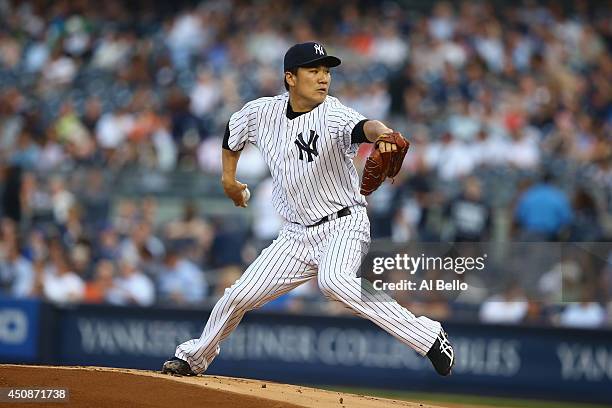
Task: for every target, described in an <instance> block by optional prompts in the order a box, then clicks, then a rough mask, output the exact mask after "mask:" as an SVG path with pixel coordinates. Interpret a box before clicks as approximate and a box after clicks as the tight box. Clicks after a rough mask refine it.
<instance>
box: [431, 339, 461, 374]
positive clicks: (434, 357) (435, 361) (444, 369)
mask: <svg viewBox="0 0 612 408" xmlns="http://www.w3.org/2000/svg"><path fill="white" fill-rule="evenodd" d="M427 358H429V360H430V361H431V364H432V365H433V366H434V368H435V369H436V371H437V373H438V374H440V375H442V376H447V375H449V374H450V373H451V369H452V368H453V365H454V364H455V350H454V349H453V346H452V344H450V341H448V336H447V335H446V332H445V331H444V329H441V330H440V333H438V338H437V339H436V341H435V342H434V344H433V346H431V348H430V349H429V351H428V352H427Z"/></svg>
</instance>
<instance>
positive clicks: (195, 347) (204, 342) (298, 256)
mask: <svg viewBox="0 0 612 408" xmlns="http://www.w3.org/2000/svg"><path fill="white" fill-rule="evenodd" d="M351 211H352V214H351V215H348V216H346V217H342V218H337V219H334V220H331V221H328V222H325V223H323V224H321V225H319V226H316V227H308V228H307V227H304V226H302V225H297V224H292V223H285V225H284V226H283V228H282V229H281V231H280V234H279V236H278V238H277V239H276V240H274V242H272V244H271V245H270V246H269V247H268V248H266V249H264V250H263V251H262V253H261V254H260V255H259V257H257V259H256V260H255V261H254V262H253V263H252V264H251V265H250V266H249V267H248V268H247V270H246V271H245V272H244V274H243V275H242V276H241V277H240V279H238V280H237V281H236V282H235V283H234V284H233V285H232V286H231V287H229V288H228V289H226V290H225V293H224V295H223V296H222V297H221V299H219V301H218V302H217V304H216V305H215V307H214V308H213V310H212V313H211V315H210V318H209V319H208V322H207V324H206V327H205V328H204V331H203V332H202V335H201V336H200V338H199V339H193V340H189V341H186V342H185V343H182V344H181V345H179V346H178V347H177V349H176V353H175V355H176V357H178V358H181V359H183V360H185V361H187V362H188V363H189V365H190V366H191V369H192V370H193V371H194V372H196V373H201V372H203V371H206V369H207V368H208V366H209V365H210V363H211V362H212V360H213V359H214V358H215V357H216V356H217V355H218V354H219V351H220V347H219V343H220V342H221V341H223V340H224V339H225V338H226V337H227V336H229V335H230V334H231V332H232V331H233V330H234V329H235V328H236V326H237V325H238V323H240V320H241V319H242V317H243V316H244V314H245V313H246V312H248V311H249V310H253V309H256V308H258V307H261V306H263V305H264V304H265V303H266V302H268V301H270V300H272V299H274V298H276V297H278V296H280V295H282V294H283V293H286V292H288V291H290V290H291V289H293V288H295V287H297V286H299V285H301V284H302V283H304V282H307V281H308V280H310V279H313V278H315V277H317V278H318V284H319V287H320V288H321V291H322V292H323V294H324V295H325V296H326V297H327V298H330V299H333V300H336V301H339V302H342V303H343V304H344V305H345V306H346V307H348V308H349V309H351V310H352V311H353V312H354V313H356V314H357V315H359V316H361V317H364V318H366V319H369V320H371V321H372V322H374V323H375V324H377V325H378V326H380V327H381V328H382V329H384V330H386V331H387V332H388V333H390V334H391V335H393V336H394V337H396V338H397V339H399V340H400V341H402V342H403V343H405V344H407V345H408V346H410V347H412V348H413V349H414V350H415V351H417V352H418V353H419V354H421V355H425V354H426V353H427V351H428V350H429V349H430V348H431V346H432V345H433V343H434V341H435V339H436V336H437V334H438V333H439V332H440V329H441V326H440V323H438V322H436V321H434V320H431V319H429V318H427V317H416V316H414V315H413V314H412V313H411V312H410V311H408V310H407V309H405V308H403V307H402V306H400V305H399V304H398V303H397V302H395V301H394V300H392V299H391V298H389V297H388V296H387V295H382V298H381V294H376V295H374V294H373V292H374V289H373V288H372V287H371V285H369V286H368V288H369V289H366V290H364V289H363V286H362V282H361V279H360V278H358V277H356V274H357V271H358V269H359V266H360V263H361V259H362V257H363V255H365V253H366V252H367V249H368V247H369V243H370V232H369V231H370V222H369V220H368V217H367V214H366V210H365V207H361V206H356V207H352V208H351ZM370 290H371V291H372V292H370Z"/></svg>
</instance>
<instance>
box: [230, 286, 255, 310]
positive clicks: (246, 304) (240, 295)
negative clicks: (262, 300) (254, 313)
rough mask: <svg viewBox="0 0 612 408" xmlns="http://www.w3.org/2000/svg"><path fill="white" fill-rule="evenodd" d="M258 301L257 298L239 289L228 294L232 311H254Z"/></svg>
mask: <svg viewBox="0 0 612 408" xmlns="http://www.w3.org/2000/svg"><path fill="white" fill-rule="evenodd" d="M256 301H257V298H256V296H254V295H253V294H252V293H249V292H247V291H244V290H239V288H234V289H232V290H230V291H229V293H228V302H229V306H230V307H231V308H232V309H239V310H250V309H253V307H254V306H255V303H256Z"/></svg>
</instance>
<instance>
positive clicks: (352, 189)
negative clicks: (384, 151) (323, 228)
mask: <svg viewBox="0 0 612 408" xmlns="http://www.w3.org/2000/svg"><path fill="white" fill-rule="evenodd" d="M288 101H289V93H288V92H286V93H284V94H282V95H277V96H274V97H265V98H259V99H256V100H254V101H251V102H248V103H247V104H246V105H244V107H243V108H242V109H241V110H240V111H238V112H236V113H234V114H233V115H232V116H231V118H230V121H229V138H228V147H229V148H230V149H231V150H234V151H237V150H242V149H243V148H244V146H245V144H246V143H247V142H248V143H252V144H254V145H255V146H257V147H258V148H259V150H260V151H261V153H262V156H263V158H264V160H265V161H266V163H267V164H268V166H269V168H270V172H271V174H272V180H273V184H274V187H273V193H272V201H273V205H274V207H275V208H276V210H277V211H278V212H279V214H280V215H281V216H283V217H284V218H285V219H286V220H287V221H290V222H295V223H299V224H302V225H312V224H314V223H316V222H317V221H319V220H320V219H321V218H323V217H325V216H327V215H330V214H333V213H335V212H337V211H339V210H341V209H342V208H344V207H350V206H353V205H362V206H365V205H366V201H365V198H364V197H363V196H362V195H361V194H360V193H359V175H358V174H357V170H356V169H355V166H354V164H353V160H352V159H353V157H354V156H355V153H356V152H357V148H358V144H357V143H351V132H352V130H353V128H354V127H355V125H356V124H357V123H359V122H360V121H362V120H364V119H365V117H364V116H363V115H361V114H359V113H357V112H356V111H354V110H353V109H351V108H349V107H347V106H344V105H343V104H342V103H340V101H338V99H336V98H334V97H332V96H327V97H326V98H325V101H324V102H323V103H321V104H320V105H318V106H317V107H316V108H315V109H313V110H312V111H310V112H307V113H304V114H301V115H299V116H298V117H296V118H295V119H289V118H288V117H287V115H286V110H287V105H288Z"/></svg>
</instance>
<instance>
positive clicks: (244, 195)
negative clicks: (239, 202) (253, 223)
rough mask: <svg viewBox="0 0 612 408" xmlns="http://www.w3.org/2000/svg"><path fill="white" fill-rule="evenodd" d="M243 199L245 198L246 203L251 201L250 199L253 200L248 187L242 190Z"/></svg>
mask: <svg viewBox="0 0 612 408" xmlns="http://www.w3.org/2000/svg"><path fill="white" fill-rule="evenodd" d="M242 197H243V198H244V202H245V203H246V202H247V201H249V198H251V192H250V191H249V188H248V187H247V188H245V189H244V190H242Z"/></svg>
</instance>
